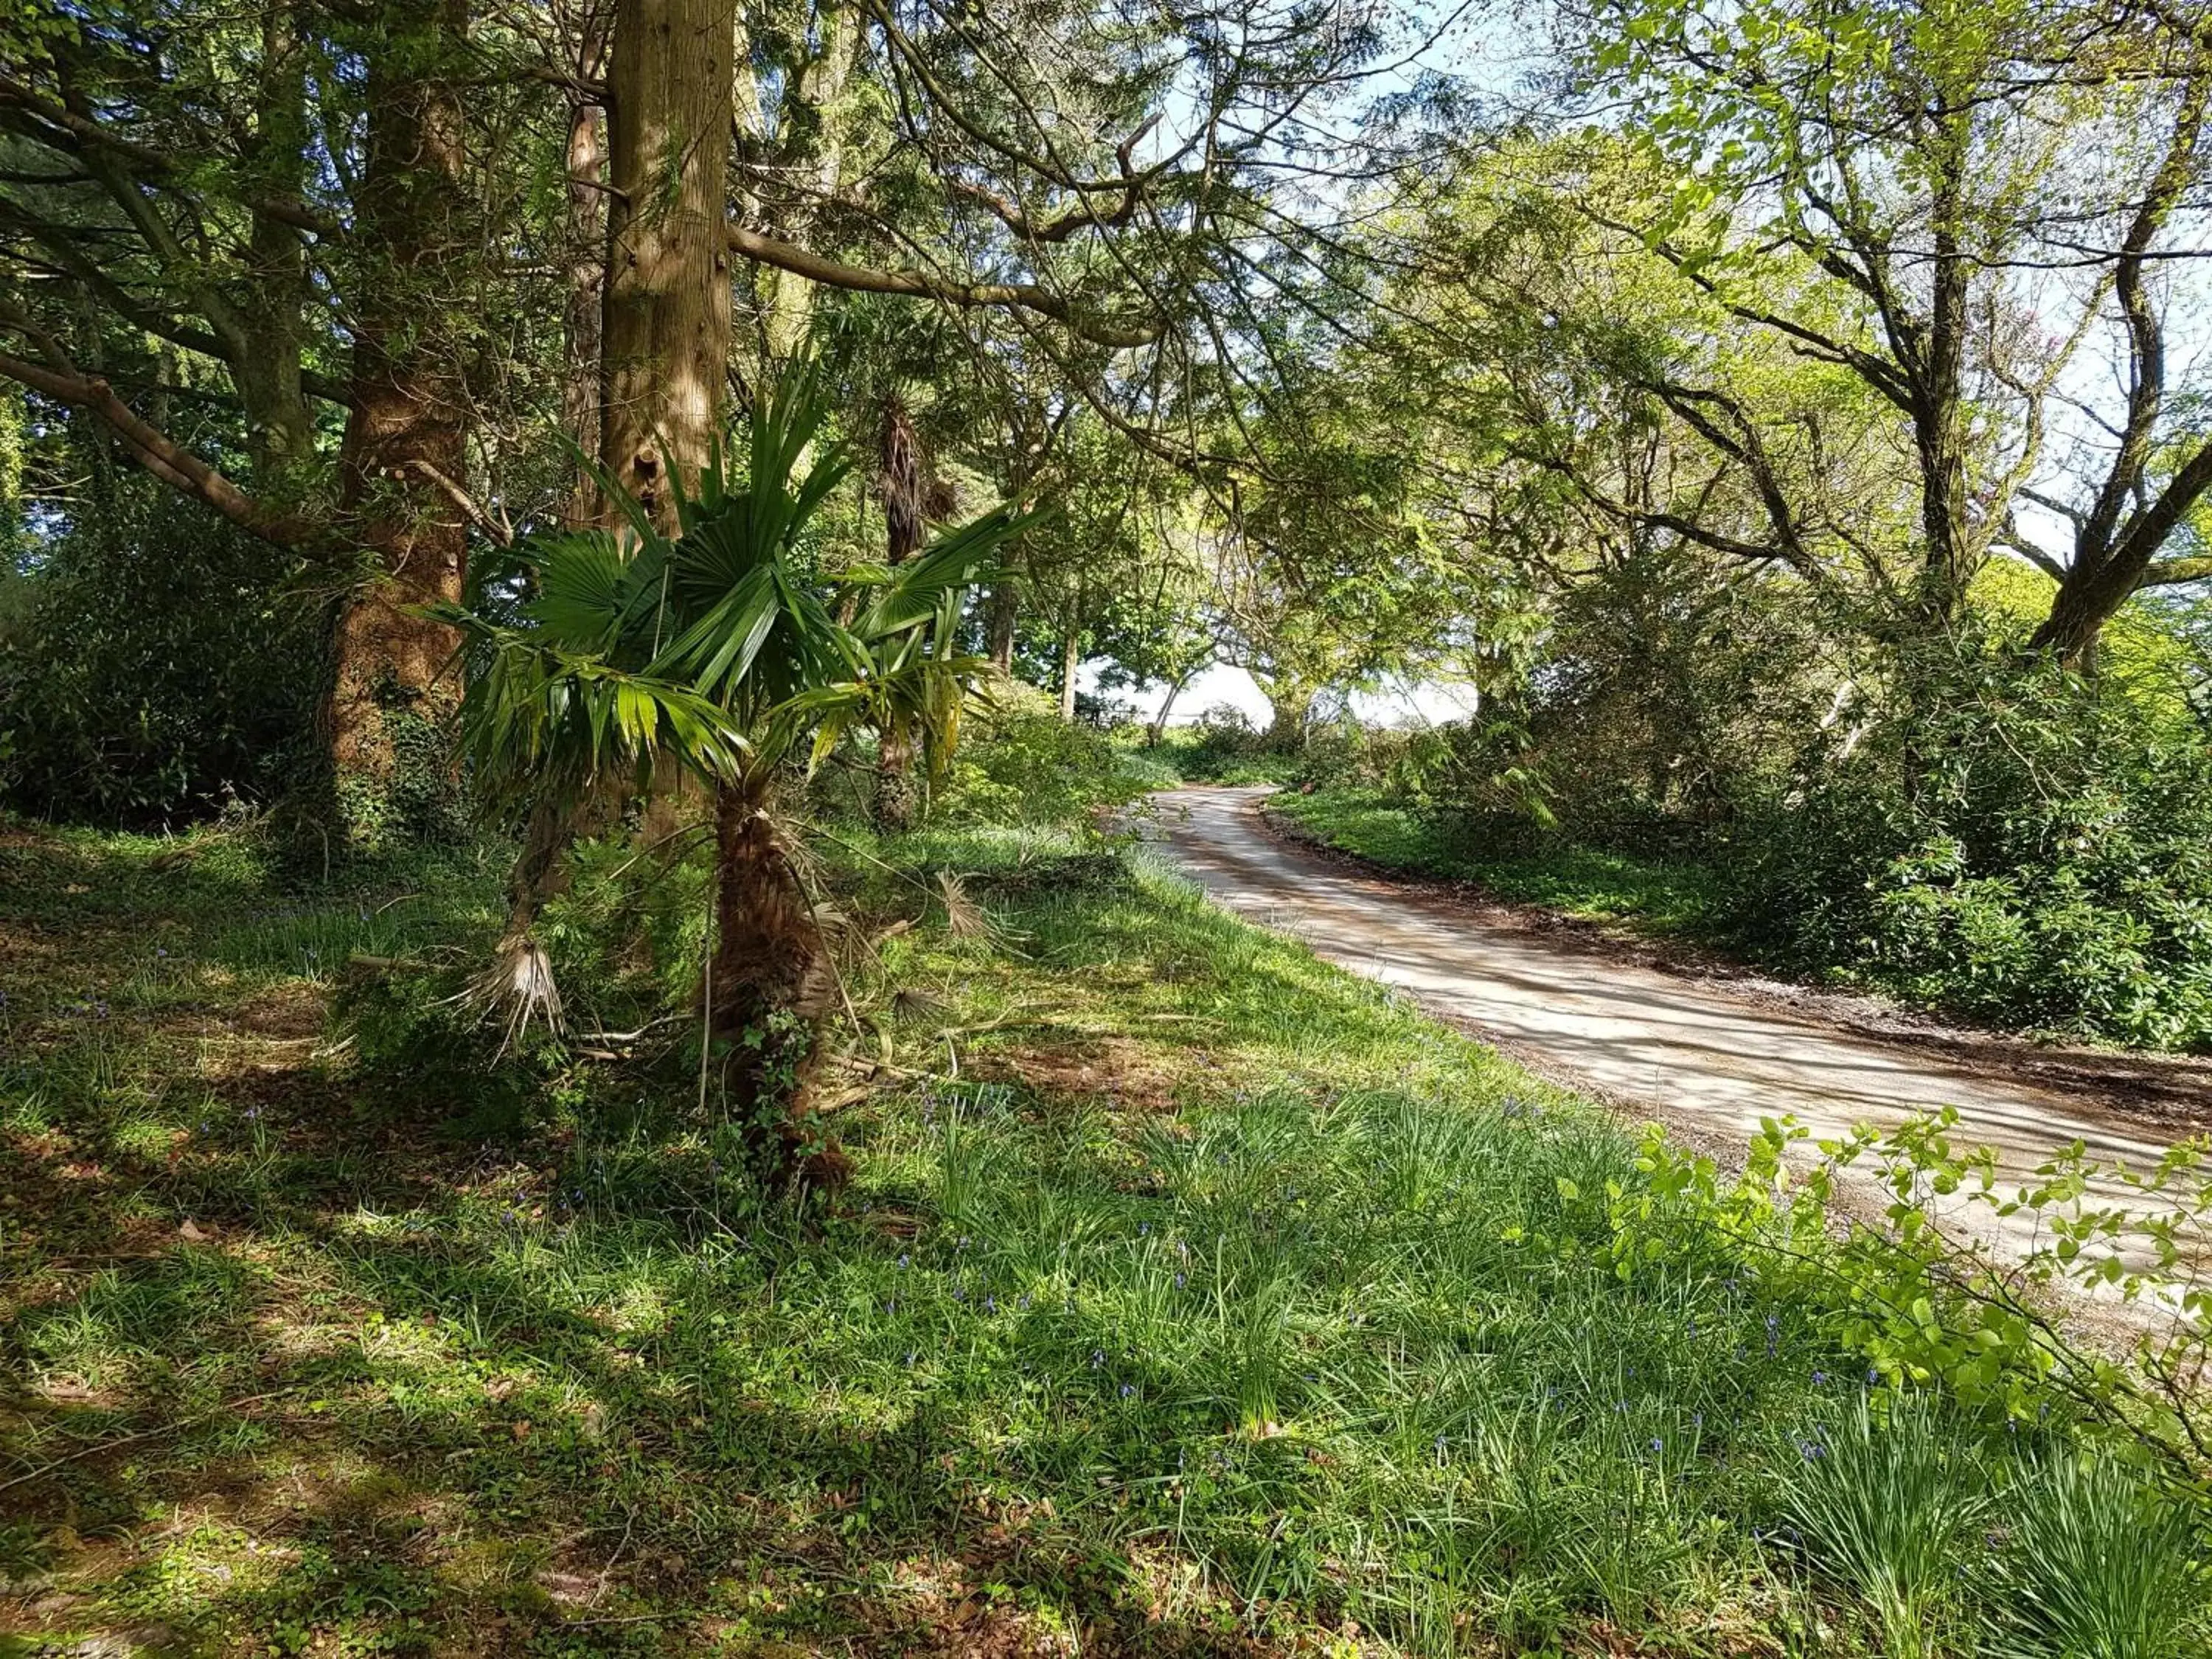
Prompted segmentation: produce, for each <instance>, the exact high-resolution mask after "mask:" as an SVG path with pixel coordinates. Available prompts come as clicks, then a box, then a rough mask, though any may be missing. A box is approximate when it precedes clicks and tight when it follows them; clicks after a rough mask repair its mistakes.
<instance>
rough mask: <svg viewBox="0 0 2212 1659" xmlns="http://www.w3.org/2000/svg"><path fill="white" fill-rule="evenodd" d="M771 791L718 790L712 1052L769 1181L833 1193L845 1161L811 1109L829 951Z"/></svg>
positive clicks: (740, 785)
mask: <svg viewBox="0 0 2212 1659" xmlns="http://www.w3.org/2000/svg"><path fill="white" fill-rule="evenodd" d="M770 789H771V784H770V780H769V776H768V775H766V774H765V773H763V772H754V773H751V774H749V775H746V776H745V777H744V778H741V779H739V780H738V781H736V782H734V783H730V784H726V785H724V786H723V787H721V788H720V789H719V790H718V791H717V792H716V793H715V798H714V854H715V890H714V927H715V933H714V953H713V957H712V959H711V961H710V962H709V964H708V991H707V1009H708V1035H707V1041H708V1053H709V1055H710V1056H711V1057H712V1059H713V1060H714V1062H715V1065H714V1073H715V1074H716V1075H718V1076H719V1079H720V1084H721V1086H722V1088H723V1091H725V1095H726V1098H727V1099H728V1101H729V1102H730V1103H731V1104H732V1106H734V1107H735V1108H736V1109H737V1110H738V1113H739V1114H740V1115H741V1118H742V1121H744V1124H745V1126H746V1127H747V1129H748V1131H749V1132H750V1138H751V1140H752V1145H753V1149H754V1152H755V1155H756V1157H757V1159H758V1161H759V1164H760V1167H761V1170H762V1173H763V1176H765V1177H766V1178H767V1179H768V1180H769V1182H770V1183H771V1184H782V1183H783V1182H790V1181H794V1180H795V1181H797V1182H800V1183H802V1184H805V1185H809V1186H817V1187H823V1188H834V1187H836V1186H839V1185H842V1182H843V1180H844V1177H845V1175H846V1172H847V1169H848V1166H847V1164H846V1160H845V1158H844V1155H843V1153H842V1152H840V1151H839V1150H838V1149H837V1147H836V1143H835V1142H834V1141H832V1140H830V1139H828V1138H827V1137H826V1136H824V1135H823V1134H822V1133H820V1132H819V1131H818V1129H817V1126H816V1125H815V1123H814V1122H813V1118H812V1113H811V1081H812V1075H811V1074H812V1072H813V1066H814V1059H815V1051H816V1048H817V1044H818V1041H819V1026H820V1023H821V1020H822V1017H823V1014H824V1013H825V1012H827V1011H828V1008H829V996H830V993H831V988H832V980H831V977H830V971H829V952H828V950H827V948H826V945H825V942H824V940H823V935H822V927H821V924H820V923H819V921H817V919H816V917H815V915H814V908H813V906H812V905H811V904H810V903H809V902H808V901H807V897H806V892H805V888H804V887H803V886H802V885H801V884H800V883H799V872H798V871H797V870H796V869H795V868H794V867H793V864H792V860H791V857H790V854H789V853H788V852H787V850H786V848H785V847H784V844H783V840H782V837H781V835H780V834H779V833H778V831H777V829H776V824H775V818H774V817H773V816H772V815H771V813H770V811H769V805H770V800H769V797H770Z"/></svg>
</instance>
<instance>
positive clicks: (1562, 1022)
mask: <svg viewBox="0 0 2212 1659" xmlns="http://www.w3.org/2000/svg"><path fill="white" fill-rule="evenodd" d="M1266 793H1267V792H1266V791H1265V790H1260V789H1226V788H1190V789H1181V790H1176V791H1173V792H1171V793H1163V794H1160V795H1158V796H1156V797H1154V798H1153V799H1154V802H1155V805H1156V808H1157V812H1158V817H1157V821H1156V822H1155V823H1154V824H1153V825H1152V829H1151V830H1150V832H1149V833H1150V835H1151V837H1152V839H1153V840H1155V841H1156V842H1158V843H1159V844H1160V845H1161V847H1162V848H1163V850H1164V852H1165V853H1166V854H1167V855H1168V856H1169V858H1170V861H1171V862H1172V863H1173V864H1174V865H1176V866H1177V867H1178V868H1180V869H1181V870H1182V872H1184V873H1186V874H1188V876H1190V877H1191V878H1193V879H1194V880H1196V881H1197V882H1198V883H1199V884H1200V885H1201V886H1203V887H1204V888H1205V889H1206V891H1207V892H1209V893H1210V894H1212V896H1214V898H1216V899H1217V900H1218V901H1219V902H1222V903H1223V904H1225V905H1226V906H1227V907H1228V908H1231V909H1232V910H1234V911H1236V912H1237V914H1238V915H1242V916H1243V917H1245V918H1246V919H1247V920H1249V921H1255V922H1257V923H1260V924H1261V925H1262V926H1264V927H1273V928H1275V929H1277V930H1279V931H1280V932H1283V933H1290V934H1292V935H1294V936H1296V937H1297V938H1298V939H1303V940H1304V942H1305V943H1306V944H1307V945H1310V946H1311V947H1312V948H1313V950H1314V951H1316V953H1317V954H1318V955H1320V956H1322V957H1326V958H1327V959H1328V960H1329V961H1331V962H1334V963H1338V964H1340V966H1343V967H1346V968H1349V969H1352V970H1354V971H1356V972H1358V973H1361V974H1364V975H1369V976H1370V977H1371V978H1374V979H1377V980H1381V981H1384V982H1385V983H1388V984H1390V985H1395V986H1400V987H1403V988H1405V989H1406V990H1407V991H1409V992H1411V993H1412V994H1414V995H1415V996H1417V997H1418V998H1419V999H1420V1000H1421V1001H1422V1002H1424V1003H1425V1004H1426V1005H1428V1006H1430V1007H1431V1008H1433V1009H1434V1010H1436V1011H1437V1012H1439V1013H1441V1014H1443V1015H1445V1016H1447V1017H1449V1018H1453V1019H1455V1020H1457V1021H1459V1022H1461V1023H1462V1024H1468V1025H1471V1026H1473V1027H1474V1028H1475V1029H1476V1030H1479V1031H1480V1033H1481V1034H1482V1035H1484V1036H1486V1037H1489V1038H1491V1039H1492V1040H1494V1041H1495V1042H1498V1045H1499V1046H1500V1047H1502V1048H1505V1049H1507V1050H1508V1051H1510V1052H1511V1053H1512V1054H1515V1055H1516V1057H1518V1058H1520V1059H1522V1060H1525V1061H1527V1062H1528V1063H1529V1064H1531V1065H1532V1066H1534V1068H1535V1069H1537V1070H1539V1071H1541V1072H1543V1073H1548V1074H1550V1075H1552V1076H1554V1077H1556V1078H1558V1079H1559V1080H1560V1081H1562V1082H1565V1083H1569V1084H1571V1085H1577V1086H1580V1087H1581V1088H1583V1089H1584V1090H1585V1091H1589V1092H1590V1093H1593V1094H1595V1095H1597V1096H1599V1097H1602V1098H1606V1099H1608V1100H1610V1101H1612V1102H1613V1103H1616V1104H1618V1105H1620V1106H1621V1107H1623V1108H1624V1109H1627V1110H1630V1111H1632V1112H1635V1113H1638V1114H1639V1115H1644V1116H1650V1117H1656V1118H1657V1119H1658V1120H1659V1121H1662V1122H1664V1123H1666V1124H1668V1126H1669V1127H1671V1128H1674V1129H1676V1130H1679V1131H1680V1132H1683V1133H1685V1134H1686V1136H1687V1138H1689V1139H1692V1140H1694V1141H1698V1142H1702V1143H1705V1144H1708V1145H1716V1144H1719V1145H1726V1146H1741V1145H1742V1143H1743V1141H1744V1140H1745V1139H1746V1138H1747V1136H1748V1134H1749V1133H1751V1132H1752V1131H1753V1129H1755V1128H1756V1127H1757V1126H1758V1121H1759V1118H1760V1117H1762V1116H1778V1115H1782V1114H1784V1113H1789V1114H1792V1115H1795V1116H1796V1118H1797V1119H1798V1120H1799V1121H1802V1122H1803V1123H1805V1124H1806V1125H1807V1126H1808V1127H1810V1128H1811V1129H1812V1130H1813V1131H1814V1133H1815V1134H1816V1135H1829V1134H1835V1133H1840V1132H1842V1131H1843V1130H1844V1129H1846V1128H1847V1127H1850V1125H1852V1124H1854V1123H1857V1122H1862V1121H1865V1122H1872V1123H1875V1124H1876V1125H1879V1126H1882V1127H1890V1126H1893V1125H1895V1124H1898V1123H1899V1122H1902V1121H1904V1120H1905V1118H1906V1117H1907V1116H1908V1115H1911V1113H1913V1112H1915V1111H1918V1110H1925V1109H1930V1108H1934V1107H1937V1106H1942V1105H1950V1106H1954V1107H1956V1108H1957V1109H1958V1110H1959V1113H1960V1118H1961V1121H1962V1132H1961V1134H1960V1139H1964V1140H1968V1141H1972V1142H1974V1143H1978V1144H1983V1145H1987V1146H1992V1147H1994V1148H1996V1152H1997V1157H1998V1163H1999V1167H2000V1169H2001V1170H2002V1171H2003V1172H2004V1173H2005V1174H2007V1175H2008V1176H2016V1177H2025V1176H2027V1174H2028V1173H2029V1172H2030V1171H2032V1170H2033V1169H2034V1167H2035V1166H2036V1165H2037V1164H2040V1163H2041V1162H2043V1161H2044V1160H2045V1158H2048V1157H2049V1156H2050V1155H2051V1152H2053V1151H2055V1150H2057V1149H2058V1148H2060V1147H2063V1146H2065V1145H2067V1144H2068V1143H2069V1142H2070V1141H2072V1140H2075V1139H2081V1140H2082V1141H2083V1142H2085V1143H2087V1146H2088V1147H2089V1149H2090V1151H2091V1152H2093V1154H2095V1155H2096V1156H2098V1157H2100V1158H2104V1159H2106V1160H2110V1159H2115V1158H2118V1159H2124V1160H2125V1161H2127V1162H2128V1163H2130V1164H2134V1165H2137V1166H2142V1165H2144V1164H2149V1163H2151V1162H2154V1160H2155V1159H2156V1158H2158V1157H2159V1156H2160V1153H2162V1152H2164V1151H2165V1149H2166V1146H2167V1145H2168V1144H2169V1143H2170V1142H2171V1141H2172V1139H2175V1138H2177V1136H2178V1135H2179V1134H2180V1133H2187V1132H2188V1131H2189V1129H2190V1128H2191V1127H2194V1124H2195V1123H2197V1122H2202V1121H2203V1118H2204V1116H2205V1115H2207V1114H2212V1086H2208V1085H2212V1074H2208V1073H2207V1071H2206V1069H2205V1068H2203V1067H2202V1066H2195V1065H2191V1064H2190V1063H2187V1062H2173V1063H2171V1064H2168V1063H2165V1062H2160V1061H2138V1060H2121V1059H2115V1060H2112V1063H2111V1066H2110V1075H2109V1076H2105V1077H2099V1076H2097V1075H2096V1074H2095V1073H2096V1066H2097V1062H2098V1061H2099V1060H2101V1059H2102V1057H2101V1056H2096V1055H2084V1054H2079V1053H2078V1052H2077V1053H2075V1054H2070V1055H2067V1056H2064V1060H2065V1063H2064V1064H2063V1065H2054V1064H2053V1063H2052V1062H2051V1060H2050V1059H2049V1057H2048V1056H2047V1055H2046V1054H2045V1053H2044V1051H2039V1050H2036V1049H2034V1048H2032V1047H2031V1046H2030V1045H2027V1044H2024V1043H2017V1042H2009V1041H2008V1040H2005V1039H2001V1038H1992V1037H1988V1036H1975V1035H1972V1034H1948V1035H1947V1034H1942V1033H1934V1032H1930V1031H1928V1030H1905V1029H1902V1028H1901V1027H1898V1026H1897V1024H1896V1022H1895V1018H1894V1016H1892V1015H1888V1014H1887V1013H1886V1012H1884V1011H1881V1010H1879V1009H1877V1008H1875V1007H1873V1006H1870V1005H1869V1006H1863V1007H1862V1008H1859V1009H1857V1010H1856V1011H1854V1010H1853V1008H1852V1006H1851V1005H1850V1003H1849V1002H1848V1001H1847V1000H1844V999H1840V998H1835V997H1828V996H1822V997H1817V998H1795V997H1792V996H1790V995H1789V994H1786V990H1785V987H1772V990H1771V991H1769V992H1761V991H1759V990H1756V989H1753V988H1751V987H1747V986H1744V985H1735V984H1730V983H1728V982H1725V981H1715V980H1713V979H1711V978H1709V977H1706V976H1704V975H1699V974H1696V973H1692V972H1683V971H1675V970H1672V969H1668V968H1666V967H1663V966H1661V965H1658V964H1657V963H1654V962H1652V961H1651V960H1650V959H1649V955H1650V953H1648V952H1638V951H1633V950H1623V949H1620V948H1615V947H1609V946H1608V945H1607V941H1605V940H1604V939H1601V938H1598V937H1593V936H1589V935H1588V934H1583V935H1577V934H1575V933H1559V932H1547V931H1546V930H1543V929H1541V928H1536V927H1530V926H1528V925H1526V923H1525V922H1516V921H1514V920H1513V919H1511V918H1500V917H1497V916H1486V915H1484V914H1483V913H1482V912H1481V911H1480V910H1479V909H1477V908H1474V907H1471V906H1469V905H1468V904H1467V903H1465V902H1461V901H1458V900H1456V899H1455V896H1453V894H1452V893H1450V892H1449V890H1444V889H1441V888H1437V887H1434V886H1431V885H1429V884H1421V883H1416V882H1405V881H1400V880H1397V879H1394V878H1383V877H1380V876H1377V875H1375V874H1371V873H1369V872H1364V871H1362V870H1360V869H1358V868H1357V867H1355V866H1348V865H1346V863H1345V862H1343V861H1341V860H1334V859H1331V858H1330V857H1328V856H1327V855H1326V854H1323V853H1322V852H1320V851H1317V850H1316V849H1313V848H1307V847H1301V846H1297V845H1295V844H1292V843H1291V842H1288V841H1286V840H1285V838H1283V837H1281V836H1277V835H1275V834H1273V833H1271V832H1270V831H1269V829H1267V826H1266V825H1265V824H1264V823H1262V822H1261V818H1260V813H1259V808H1260V803H1261V800H1262V799H1265V796H1266ZM1800 1005H1802V1006H1800ZM1854 1013H1856V1015H1857V1017H1851V1016H1853V1015H1854ZM1839 1014H1841V1015H1843V1016H1844V1017H1840V1018H1839V1017H1838V1016H1839ZM1884 1024H1891V1025H1892V1026H1893V1030H1888V1031H1884V1030H1881V1027H1882V1026H1883V1025H1884ZM2054 1072H2055V1073H2057V1075H2058V1076H2059V1077H2061V1078H2068V1077H2069V1076H2070V1077H2075V1078H2078V1079H2080V1081H2079V1083H2078V1084H2075V1085H2062V1086H2052V1085H2051V1082H2050V1080H2049V1079H2050V1078H2051V1075H2052V1073H2054ZM2131 1096H2133V1097H2140V1098H2142V1099H2143V1100H2144V1102H2145V1106H2144V1109H2142V1110H2141V1111H2136V1110H2130V1109H2128V1108H2127V1105H2126V1103H2127V1102H2128V1100H2129V1099H2130V1097H2131ZM2192 1120H2193V1121H2192ZM2007 1184H2008V1185H2009V1184H2011V1183H2010V1182H2008V1183H2007ZM2114 1196H2115V1197H2116V1198H2117V1197H2118V1194H2114Z"/></svg>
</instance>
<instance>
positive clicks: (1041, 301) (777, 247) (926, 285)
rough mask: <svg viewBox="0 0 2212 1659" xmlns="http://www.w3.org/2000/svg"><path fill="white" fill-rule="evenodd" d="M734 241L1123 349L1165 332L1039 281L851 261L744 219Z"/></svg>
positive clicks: (792, 261)
mask: <svg viewBox="0 0 2212 1659" xmlns="http://www.w3.org/2000/svg"><path fill="white" fill-rule="evenodd" d="M727 235H728V238H729V243H730V246H731V247H732V248H733V249H735V250H736V251H737V252H739V253H741V254H743V255H744V257H745V258H748V259H755V260H757V261H759V262H760V263H761V264H764V265H773V266H775V268H776V269H777V270H787V271H789V272H791V274H792V275H793V276H803V277H805V279H806V280H807V281H808V282H810V283H820V284H821V285H822V286H823V287H824V288H842V289H851V290H853V291H854V292H856V293H860V294H903V295H913V296H914V297H915V298H917V299H927V300H938V301H943V302H944V303H945V304H946V305H952V306H963V307H965V306H1013V307H1019V308H1021V309H1022V310H1024V311H1033V312H1036V313H1037V314H1038V315H1040V316H1043V317H1049V318H1051V319H1054V321H1055V322H1058V323H1060V324H1062V325H1065V326H1066V328H1067V329H1068V331H1070V332H1071V333H1073V334H1076V335H1078V336H1079V337H1082V338H1084V339H1085V340H1088V341H1090V342H1091V343H1092V344H1093V345H1103V346H1109V347H1113V348H1115V349H1122V348H1126V347H1130V346H1140V345H1149V344H1150V343H1152V341H1154V340H1156V339H1158V337H1159V335H1160V328H1159V325H1158V324H1157V323H1154V324H1150V325H1145V326H1143V327H1139V328H1122V327H1116V326H1115V325H1113V324H1112V323H1109V322H1106V321H1104V320H1103V319H1097V318H1094V317H1087V316H1085V315H1084V314H1083V313H1081V312H1079V311H1078V310H1077V309H1076V307H1074V306H1073V305H1071V304H1070V303H1069V302H1068V301H1066V300H1064V299H1062V298H1061V297H1060V295H1057V294H1054V293H1053V292H1052V291H1051V290H1050V289H1046V288H1042V287H1039V286H1038V285H1037V284H1036V283H962V282H956V281H954V280H953V279H951V278H950V277H943V276H931V275H929V274H928V273H927V272H925V271H919V270H873V269H872V268H870V267H867V266H865V265H849V264H845V263H843V262H842V260H837V259H831V258H826V257H825V256H823V255H822V254H819V253H815V252H811V251H810V250H808V249H806V248H803V247H800V246H797V245H796V244H795V243H792V242H787V241H785V240H782V239H781V238H780V237H775V236H770V235H768V234H765V233H763V232H761V231H757V230H753V229H750V228H747V227H745V226H744V225H739V224H734V223H733V224H732V225H730V226H729V227H728V228H727Z"/></svg>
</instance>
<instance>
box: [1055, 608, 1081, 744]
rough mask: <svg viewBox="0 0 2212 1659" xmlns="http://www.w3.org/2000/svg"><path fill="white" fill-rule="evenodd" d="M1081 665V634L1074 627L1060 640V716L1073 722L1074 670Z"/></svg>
mask: <svg viewBox="0 0 2212 1659" xmlns="http://www.w3.org/2000/svg"><path fill="white" fill-rule="evenodd" d="M1082 666H1083V635H1082V634H1081V632H1080V631H1079V630H1078V629H1074V628H1070V629H1068V630H1067V635H1066V638H1065V639H1063V640H1061V641H1060V719H1062V720H1066V722H1067V723H1068V724H1069V725H1070V726H1073V725H1074V724H1075V671H1076V670H1077V669H1079V668H1080V667H1082Z"/></svg>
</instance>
